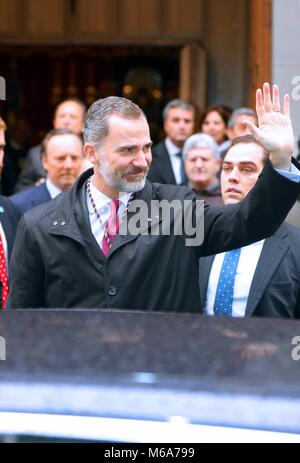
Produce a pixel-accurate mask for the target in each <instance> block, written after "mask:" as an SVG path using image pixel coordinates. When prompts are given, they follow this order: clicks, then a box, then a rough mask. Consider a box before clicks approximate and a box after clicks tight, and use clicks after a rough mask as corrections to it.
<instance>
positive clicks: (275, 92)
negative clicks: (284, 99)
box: [273, 85, 280, 112]
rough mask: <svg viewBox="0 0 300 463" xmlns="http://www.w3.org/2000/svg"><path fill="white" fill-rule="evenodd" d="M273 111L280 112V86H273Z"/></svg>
mask: <svg viewBox="0 0 300 463" xmlns="http://www.w3.org/2000/svg"><path fill="white" fill-rule="evenodd" d="M273 111H275V112H280V97H279V87H278V85H273Z"/></svg>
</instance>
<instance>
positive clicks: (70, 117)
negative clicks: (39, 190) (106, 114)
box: [15, 98, 86, 192]
mask: <svg viewBox="0 0 300 463" xmlns="http://www.w3.org/2000/svg"><path fill="white" fill-rule="evenodd" d="M85 111H86V106H85V104H84V103H83V102H82V101H80V100H78V99H76V98H74V99H73V98H70V99H67V100H64V101H62V102H61V103H60V104H59V105H58V106H57V107H56V110H55V112H54V117H53V127H54V129H60V128H67V129H69V130H71V131H72V132H74V133H76V134H77V135H81V133H82V128H83V118H84V114H85ZM46 176H47V174H46V171H45V169H44V167H43V164H42V162H41V145H37V146H34V147H33V148H31V149H30V150H29V151H28V154H27V158H26V161H25V165H24V167H23V170H22V172H21V174H20V176H19V179H18V182H17V184H16V187H15V191H16V192H17V191H22V190H24V189H26V188H29V187H30V186H33V185H36V184H39V183H42V182H44V181H45V178H46Z"/></svg>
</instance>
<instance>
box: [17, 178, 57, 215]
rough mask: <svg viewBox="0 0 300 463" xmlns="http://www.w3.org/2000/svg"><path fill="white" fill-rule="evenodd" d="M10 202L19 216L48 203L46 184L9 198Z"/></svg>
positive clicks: (48, 195)
mask: <svg viewBox="0 0 300 463" xmlns="http://www.w3.org/2000/svg"><path fill="white" fill-rule="evenodd" d="M10 200H11V202H12V203H13V205H14V206H15V208H16V209H17V211H18V213H19V215H20V216H22V215H23V214H24V213H25V212H27V211H29V210H30V209H32V208H33V207H35V206H38V205H39V204H43V203H46V202H48V201H50V200H51V196H50V193H49V191H48V188H47V186H46V183H42V185H38V186H34V187H32V188H29V189H28V190H24V191H20V192H19V193H16V194H14V195H12V196H10Z"/></svg>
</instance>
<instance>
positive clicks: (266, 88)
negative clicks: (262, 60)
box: [263, 82, 273, 113]
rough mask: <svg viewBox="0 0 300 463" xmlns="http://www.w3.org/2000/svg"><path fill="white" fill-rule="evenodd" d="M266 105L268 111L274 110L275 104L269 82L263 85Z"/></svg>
mask: <svg viewBox="0 0 300 463" xmlns="http://www.w3.org/2000/svg"><path fill="white" fill-rule="evenodd" d="M263 95H264V107H265V111H266V112H267V113H269V112H271V111H272V108H273V105H272V100H271V90H270V85H269V83H268V82H265V83H264V85H263Z"/></svg>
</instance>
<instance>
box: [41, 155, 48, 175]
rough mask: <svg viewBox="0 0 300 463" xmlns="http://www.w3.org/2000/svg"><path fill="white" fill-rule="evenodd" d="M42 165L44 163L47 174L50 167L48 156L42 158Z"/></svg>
mask: <svg viewBox="0 0 300 463" xmlns="http://www.w3.org/2000/svg"><path fill="white" fill-rule="evenodd" d="M41 163H42V166H43V167H44V169H45V171H46V172H47V166H48V162H47V156H42V157H41Z"/></svg>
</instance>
